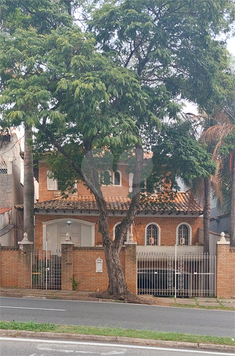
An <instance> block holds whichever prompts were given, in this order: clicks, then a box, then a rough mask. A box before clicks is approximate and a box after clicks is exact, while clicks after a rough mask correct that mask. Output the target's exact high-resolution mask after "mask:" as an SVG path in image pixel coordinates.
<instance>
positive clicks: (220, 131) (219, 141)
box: [200, 109, 235, 252]
mask: <svg viewBox="0 0 235 356" xmlns="http://www.w3.org/2000/svg"><path fill="white" fill-rule="evenodd" d="M211 123H214V125H212V126H210V127H208V128H207V129H206V130H205V131H204V132H203V133H202V135H201V138H200V140H201V142H204V143H205V144H206V145H207V148H208V150H209V151H210V152H211V153H212V160H213V161H215V162H216V165H217V169H216V173H215V176H214V177H211V184H212V187H213V189H214V191H215V193H216V195H217V196H218V198H219V199H220V201H221V202H222V200H223V196H222V189H221V188H222V185H223V181H224V180H223V176H222V175H221V172H222V168H226V169H227V170H228V171H229V174H230V177H231V183H232V184H231V212H230V216H231V218H230V245H231V246H235V144H234V139H232V144H230V145H229V146H228V147H227V150H226V153H227V155H229V156H230V166H229V167H228V166H227V167H224V164H225V162H226V160H225V158H226V156H227V155H226V154H222V153H221V149H222V148H223V147H225V145H226V140H227V139H228V138H230V137H231V135H232V133H233V132H234V131H235V118H234V115H233V112H232V110H231V109H222V110H219V111H217V112H215V114H214V116H213V119H211V118H210V124H211ZM210 193H211V189H210V184H208V185H205V186H204V196H205V197H206V199H207V201H208V199H209V197H210ZM206 199H205V200H206ZM205 205H206V204H205ZM206 209H208V210H207V211H206ZM206 209H205V213H206V218H208V216H207V215H208V214H207V213H208V211H209V208H208V206H207V208H206ZM204 228H205V229H206V230H205V231H204V237H205V245H206V247H204V249H205V251H206V250H207V249H208V246H207V244H208V241H209V240H208V241H207V237H208V239H209V225H208V223H207V224H206V225H205V227H204ZM207 235H208V236H207ZM206 252H207V251H206Z"/></svg>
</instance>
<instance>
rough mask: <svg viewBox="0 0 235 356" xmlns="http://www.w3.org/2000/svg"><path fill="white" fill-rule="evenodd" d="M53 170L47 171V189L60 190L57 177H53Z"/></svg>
mask: <svg viewBox="0 0 235 356" xmlns="http://www.w3.org/2000/svg"><path fill="white" fill-rule="evenodd" d="M51 175H52V172H51V171H47V190H58V182H57V179H54V178H51Z"/></svg>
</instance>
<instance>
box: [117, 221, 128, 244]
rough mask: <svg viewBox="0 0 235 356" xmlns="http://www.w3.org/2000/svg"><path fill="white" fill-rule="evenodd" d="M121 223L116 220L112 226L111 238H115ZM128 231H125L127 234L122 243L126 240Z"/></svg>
mask: <svg viewBox="0 0 235 356" xmlns="http://www.w3.org/2000/svg"><path fill="white" fill-rule="evenodd" d="M120 225H121V223H120V222H118V223H117V224H115V225H114V227H113V240H115V237H116V235H117V232H118V229H119V228H120ZM128 235H129V233H127V235H126V236H125V238H124V240H123V244H124V243H125V242H126V241H127V237H128Z"/></svg>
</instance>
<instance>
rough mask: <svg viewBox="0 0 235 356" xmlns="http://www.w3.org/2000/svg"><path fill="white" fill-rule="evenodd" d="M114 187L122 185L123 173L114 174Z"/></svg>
mask: <svg viewBox="0 0 235 356" xmlns="http://www.w3.org/2000/svg"><path fill="white" fill-rule="evenodd" d="M113 185H116V186H121V185H122V173H121V172H120V171H116V172H113Z"/></svg>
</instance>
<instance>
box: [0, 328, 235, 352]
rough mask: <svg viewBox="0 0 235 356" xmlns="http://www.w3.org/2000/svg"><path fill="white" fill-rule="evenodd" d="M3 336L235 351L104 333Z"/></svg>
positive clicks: (12, 332)
mask: <svg viewBox="0 0 235 356" xmlns="http://www.w3.org/2000/svg"><path fill="white" fill-rule="evenodd" d="M0 336H1V337H15V338H19V337H23V338H44V339H54V340H57V339H59V340H62V339H63V340H70V341H78V340H79V341H81V340H82V341H97V342H115V343H121V344H131V345H143V346H155V347H172V348H182V349H187V348H191V349H206V350H217V351H231V352H234V353H235V346H230V345H216V344H205V343H193V342H179V341H165V340H152V339H140V338H130V337H120V336H103V335H84V334H66V333H52V332H35V331H26V330H4V329H0Z"/></svg>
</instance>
